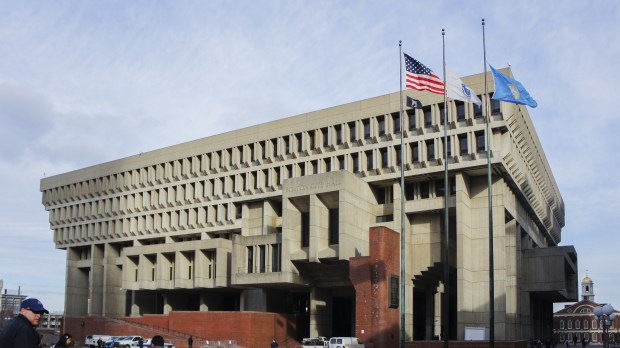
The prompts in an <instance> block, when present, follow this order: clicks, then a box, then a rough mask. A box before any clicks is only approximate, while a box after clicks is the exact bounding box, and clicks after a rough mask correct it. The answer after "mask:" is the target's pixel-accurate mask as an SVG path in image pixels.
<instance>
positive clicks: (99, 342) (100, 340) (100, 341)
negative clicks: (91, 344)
mask: <svg viewBox="0 0 620 348" xmlns="http://www.w3.org/2000/svg"><path fill="white" fill-rule="evenodd" d="M97 347H98V348H103V340H102V339H101V337H99V339H98V340H97Z"/></svg>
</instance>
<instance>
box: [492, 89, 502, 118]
mask: <svg viewBox="0 0 620 348" xmlns="http://www.w3.org/2000/svg"><path fill="white" fill-rule="evenodd" d="M490 98H493V93H491V95H490ZM499 113H500V106H499V100H495V99H491V115H495V114H499Z"/></svg>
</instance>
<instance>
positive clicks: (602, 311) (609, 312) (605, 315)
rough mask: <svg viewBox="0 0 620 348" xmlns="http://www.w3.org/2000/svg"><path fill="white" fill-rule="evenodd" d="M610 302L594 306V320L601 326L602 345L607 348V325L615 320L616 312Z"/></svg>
mask: <svg viewBox="0 0 620 348" xmlns="http://www.w3.org/2000/svg"><path fill="white" fill-rule="evenodd" d="M614 312H615V310H614V307H612V305H611V304H609V303H608V304H606V305H604V306H598V307H596V308H594V315H595V317H596V320H597V321H598V322H599V323H600V325H601V326H602V327H603V347H604V348H609V327H610V326H611V324H612V323H613V322H614V320H616V313H614Z"/></svg>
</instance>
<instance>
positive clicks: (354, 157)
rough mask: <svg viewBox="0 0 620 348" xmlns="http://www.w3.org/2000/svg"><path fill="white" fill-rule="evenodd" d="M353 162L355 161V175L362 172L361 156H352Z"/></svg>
mask: <svg viewBox="0 0 620 348" xmlns="http://www.w3.org/2000/svg"><path fill="white" fill-rule="evenodd" d="M351 160H352V161H353V173H357V172H359V171H360V159H359V156H358V155H357V154H356V153H354V154H351Z"/></svg>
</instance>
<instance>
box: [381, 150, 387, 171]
mask: <svg viewBox="0 0 620 348" xmlns="http://www.w3.org/2000/svg"><path fill="white" fill-rule="evenodd" d="M387 167H388V150H387V149H386V148H383V149H381V168H387Z"/></svg>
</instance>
